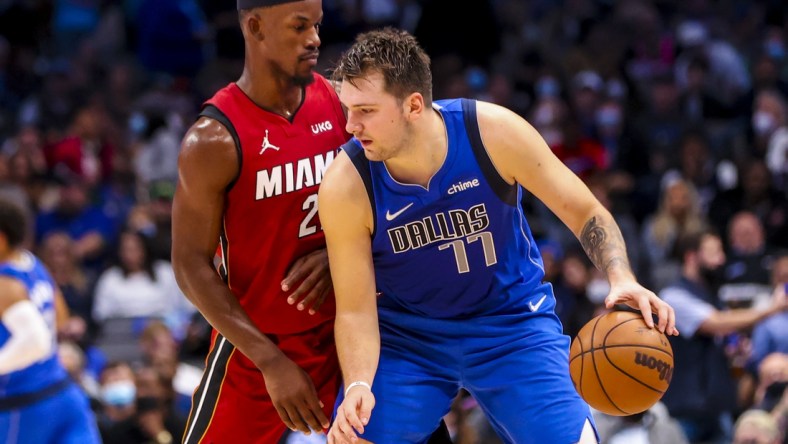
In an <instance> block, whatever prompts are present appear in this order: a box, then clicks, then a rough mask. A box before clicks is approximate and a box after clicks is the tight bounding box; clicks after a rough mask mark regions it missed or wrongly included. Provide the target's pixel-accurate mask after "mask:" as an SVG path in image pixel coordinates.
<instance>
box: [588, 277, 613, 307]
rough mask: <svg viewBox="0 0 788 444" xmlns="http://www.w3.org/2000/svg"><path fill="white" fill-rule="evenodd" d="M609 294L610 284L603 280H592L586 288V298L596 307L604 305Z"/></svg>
mask: <svg viewBox="0 0 788 444" xmlns="http://www.w3.org/2000/svg"><path fill="white" fill-rule="evenodd" d="M609 293H610V283H608V282H607V280H605V279H593V280H592V281H591V282H589V283H588V286H587V287H586V297H587V298H588V300H589V301H591V302H593V303H594V304H596V305H599V304H604V303H605V298H606V297H607V295H608V294H609Z"/></svg>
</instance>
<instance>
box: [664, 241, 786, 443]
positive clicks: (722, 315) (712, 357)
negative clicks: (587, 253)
mask: <svg viewBox="0 0 788 444" xmlns="http://www.w3.org/2000/svg"><path fill="white" fill-rule="evenodd" d="M677 250H678V253H679V257H681V261H682V272H681V277H680V279H679V280H678V281H676V282H675V283H673V284H672V285H670V286H668V287H667V288H665V289H663V290H662V291H661V292H660V297H661V298H662V299H663V300H665V302H667V303H668V304H670V305H671V306H673V308H674V310H675V311H676V328H678V330H679V331H680V332H681V336H678V337H671V338H670V342H671V345H672V347H673V356H674V360H675V364H676V366H675V370H674V372H673V379H672V381H671V384H670V387H669V388H668V390H667V392H666V393H665V396H664V398H663V399H662V401H663V402H664V403H665V405H666V406H667V407H668V410H669V411H670V413H671V415H672V416H673V417H675V418H676V419H677V420H678V421H679V422H680V423H681V425H682V427H683V429H684V432H685V434H686V435H687V438H688V439H689V441H690V442H691V443H698V442H704V441H710V442H714V443H717V442H719V443H723V442H729V441H730V439H731V437H732V421H733V412H734V410H735V408H736V383H735V381H734V380H733V378H732V375H731V372H730V368H729V364H728V361H727V357H726V354H725V350H724V347H723V345H722V341H721V340H720V339H721V338H722V337H723V336H724V335H728V334H731V333H736V332H741V331H744V330H747V329H749V328H752V326H754V325H755V324H756V323H758V322H759V321H761V320H763V319H765V318H767V317H769V316H771V315H774V314H776V313H781V312H784V311H785V310H787V309H788V302H786V300H785V298H782V299H775V300H774V301H773V302H772V304H771V305H770V306H769V307H767V308H765V309H755V308H752V309H732V310H726V309H724V307H723V305H722V303H721V301H720V300H719V298H718V296H717V291H718V289H719V286H720V283H721V282H722V273H721V272H722V270H723V265H724V263H725V252H724V250H723V248H722V241H721V240H720V238H719V236H717V235H716V234H714V233H712V232H710V231H703V232H700V233H691V234H689V235H687V236H684V237H683V238H682V239H681V240H680V241H679V243H678V246H677Z"/></svg>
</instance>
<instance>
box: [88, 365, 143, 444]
mask: <svg viewBox="0 0 788 444" xmlns="http://www.w3.org/2000/svg"><path fill="white" fill-rule="evenodd" d="M99 384H100V389H99V390H100V391H99V397H100V400H101V410H100V411H99V412H98V413H99V414H98V415H97V417H98V420H99V430H100V431H101V436H102V438H104V441H105V442H112V441H107V439H106V435H105V434H106V432H107V430H109V429H110V428H111V427H112V426H113V425H115V424H117V423H119V422H122V421H125V420H127V419H129V418H131V417H132V416H133V415H134V400H135V399H136V396H137V385H136V383H135V382H134V372H133V371H132V370H131V366H130V365H129V364H128V363H126V362H122V361H115V362H110V363H108V364H107V366H106V367H104V369H103V370H102V371H101V375H100V376H99Z"/></svg>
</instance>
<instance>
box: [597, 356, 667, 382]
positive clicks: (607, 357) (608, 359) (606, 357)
mask: <svg viewBox="0 0 788 444" xmlns="http://www.w3.org/2000/svg"><path fill="white" fill-rule="evenodd" d="M628 347H636V348H643V347H641V346H637V345H629V346H628ZM602 353H604V354H605V359H607V363H608V364H610V365H611V366H613V368H615V369H616V370H618V371H620V372H621V373H622V374H624V375H627V376H628V377H629V378H631V379H632V380H634V381H635V382H637V383H639V384H640V385H642V386H643V387H646V388H647V389H649V390H653V391H655V392H657V393H659V394H665V392H664V391H662V390H659V389H657V388H654V387H652V386H650V385H648V384H646V383H645V382H643V381H641V380H640V379H638V378H636V377H634V376H632V375H630V374H629V373H628V372H626V371H624V370H623V369H622V368H621V367H619V366H618V365H616V363H615V362H613V360H612V359H610V357H609V356H608V355H607V350H605V348H604V347H603V348H602Z"/></svg>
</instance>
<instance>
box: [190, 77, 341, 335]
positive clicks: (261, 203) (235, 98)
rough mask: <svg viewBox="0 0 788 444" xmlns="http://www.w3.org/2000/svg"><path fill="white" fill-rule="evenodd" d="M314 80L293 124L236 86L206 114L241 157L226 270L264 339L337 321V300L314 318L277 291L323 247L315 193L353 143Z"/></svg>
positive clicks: (228, 221) (228, 216) (228, 225)
mask: <svg viewBox="0 0 788 444" xmlns="http://www.w3.org/2000/svg"><path fill="white" fill-rule="evenodd" d="M314 77H315V81H314V82H313V83H311V84H310V85H309V86H307V87H306V88H305V90H304V96H303V101H302V103H301V106H300V107H299V108H298V110H297V111H296V112H295V113H294V115H293V117H292V119H291V120H288V119H286V118H285V117H282V116H281V115H278V114H275V113H273V112H270V111H267V110H265V109H263V108H260V107H259V106H257V105H256V104H255V103H254V102H252V100H251V99H250V98H249V97H248V96H247V95H246V94H245V93H244V92H243V91H241V89H240V88H239V87H238V85H236V84H235V83H231V84H229V85H228V86H226V87H225V88H223V89H221V90H219V91H218V92H217V93H216V94H215V95H214V96H213V97H212V98H211V99H210V100H208V101H207V102H206V103H205V107H204V108H203V112H202V115H204V116H209V117H212V118H215V119H216V120H218V121H220V122H221V123H223V124H224V125H225V126H226V127H228V130H229V131H230V133H231V134H232V135H233V138H234V139H235V143H236V148H237V149H238V155H239V163H240V173H239V175H238V177H237V178H236V180H235V181H234V182H233V184H232V185H231V186H230V187H229V189H228V191H227V198H226V205H225V211H224V221H223V222H224V229H223V231H222V236H221V239H220V249H221V253H222V262H223V264H222V265H223V268H224V270H226V276H225V278H226V280H227V283H228V286H229V287H230V290H231V291H232V292H233V294H235V296H236V297H237V298H238V300H239V301H240V303H241V306H242V307H243V308H244V310H245V311H246V312H247V313H248V314H249V317H250V318H251V319H252V321H254V323H255V324H256V325H257V328H259V329H260V331H262V332H264V333H272V334H289V333H297V332H303V331H306V330H309V329H311V328H314V327H315V326H317V325H319V324H321V323H323V322H325V321H327V320H331V319H333V318H334V314H335V302H334V296H333V294H331V295H329V296H328V297H327V298H326V301H325V303H323V305H322V306H321V307H320V310H319V311H318V313H316V314H314V315H309V314H308V311H307V310H303V311H298V310H297V309H296V308H295V306H294V305H288V303H287V294H286V293H284V292H283V291H282V289H281V286H280V284H281V281H282V279H284V277H285V275H286V273H287V271H288V269H289V268H290V266H291V265H292V264H293V262H294V261H295V260H296V259H298V258H300V257H301V256H303V255H305V254H307V253H310V252H312V251H315V250H317V249H320V248H324V247H325V238H324V235H323V230H322V227H321V226H320V221H319V220H318V214H317V190H318V185H319V184H320V182H321V181H322V179H323V175H324V174H325V172H326V168H327V167H328V165H329V164H330V163H331V162H332V161H333V160H334V157H335V156H336V153H337V149H338V148H339V147H340V146H341V145H342V144H343V143H345V141H346V140H347V139H348V135H347V133H345V129H344V128H345V115H344V113H343V111H342V107H341V105H340V103H339V99H338V98H337V95H336V93H335V92H334V89H333V88H332V87H331V85H330V84H329V83H328V81H327V80H326V79H325V78H323V77H322V76H320V75H318V74H314ZM211 106H212V107H215V108H212V107H211ZM216 110H218V111H219V112H218V113H217V112H216ZM291 291H292V289H291Z"/></svg>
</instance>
